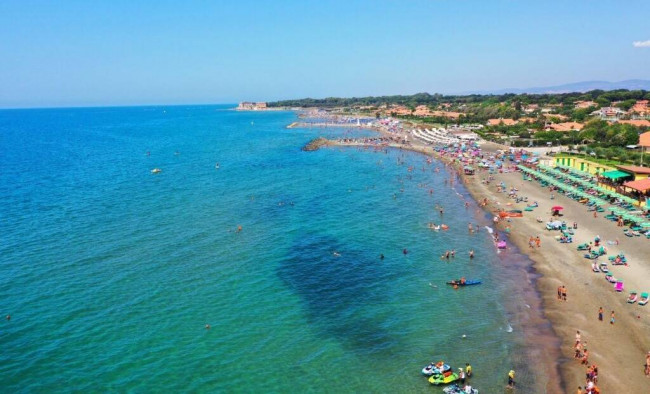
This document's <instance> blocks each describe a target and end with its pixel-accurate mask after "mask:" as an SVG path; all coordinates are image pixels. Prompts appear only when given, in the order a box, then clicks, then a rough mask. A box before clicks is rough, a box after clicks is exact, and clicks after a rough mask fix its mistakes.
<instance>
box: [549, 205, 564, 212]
mask: <svg viewBox="0 0 650 394" xmlns="http://www.w3.org/2000/svg"><path fill="white" fill-rule="evenodd" d="M563 209H564V207H561V206H559V205H556V206H554V207H553V208H551V211H561V210H563Z"/></svg>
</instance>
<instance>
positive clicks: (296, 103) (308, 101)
mask: <svg viewBox="0 0 650 394" xmlns="http://www.w3.org/2000/svg"><path fill="white" fill-rule="evenodd" d="M641 99H646V100H650V92H648V91H646V90H625V89H621V90H611V91H604V90H592V91H589V92H585V93H581V92H573V93H553V94H527V93H524V94H514V93H507V94H498V95H494V94H489V95H481V94H470V95H442V94H439V93H436V94H429V93H417V94H413V95H406V96H405V95H396V96H369V97H350V98H342V97H327V98H323V99H313V98H305V99H298V100H282V101H275V102H270V103H268V105H269V106H270V107H321V108H334V107H352V106H374V107H377V108H379V107H381V106H385V105H393V104H394V105H404V106H407V107H411V108H415V107H417V106H418V105H427V106H431V107H436V106H438V105H440V104H442V103H450V104H452V105H454V106H463V105H464V106H466V107H467V109H468V111H469V112H475V111H478V110H479V109H480V108H481V107H498V106H506V107H510V106H512V110H513V111H515V112H518V111H520V110H521V108H522V106H525V105H529V104H539V105H549V104H550V105H553V104H562V105H563V106H564V107H566V108H567V109H573V107H574V104H575V102H576V101H594V102H596V103H597V104H598V105H599V106H601V107H603V106H609V105H611V103H612V102H614V101H622V103H621V104H620V106H621V107H622V108H624V109H625V108H626V107H627V109H629V108H630V107H631V106H632V105H634V103H635V102H636V100H641ZM497 111H498V110H497ZM491 115H497V114H494V113H492V114H491Z"/></svg>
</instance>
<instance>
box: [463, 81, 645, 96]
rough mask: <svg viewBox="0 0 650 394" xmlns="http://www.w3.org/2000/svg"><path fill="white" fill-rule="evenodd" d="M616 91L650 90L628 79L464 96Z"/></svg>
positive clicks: (482, 92)
mask: <svg viewBox="0 0 650 394" xmlns="http://www.w3.org/2000/svg"><path fill="white" fill-rule="evenodd" d="M617 89H628V90H650V81H649V80H646V79H628V80H625V81H619V82H608V81H584V82H574V83H567V84H564V85H557V86H543V87H534V88H524V89H518V88H510V89H498V90H485V91H473V92H466V94H472V93H473V94H506V93H516V94H522V93H529V94H545V93H572V92H581V93H584V92H588V91H591V90H617Z"/></svg>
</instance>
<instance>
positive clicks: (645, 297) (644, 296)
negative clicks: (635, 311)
mask: <svg viewBox="0 0 650 394" xmlns="http://www.w3.org/2000/svg"><path fill="white" fill-rule="evenodd" d="M647 303H648V293H641V299H640V300H639V305H645V304H647Z"/></svg>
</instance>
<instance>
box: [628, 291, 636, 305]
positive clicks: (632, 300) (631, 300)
mask: <svg viewBox="0 0 650 394" xmlns="http://www.w3.org/2000/svg"><path fill="white" fill-rule="evenodd" d="M636 298H637V295H636V290H632V291H631V292H630V296H629V297H627V303H628V304H634V303H635V302H636Z"/></svg>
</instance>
